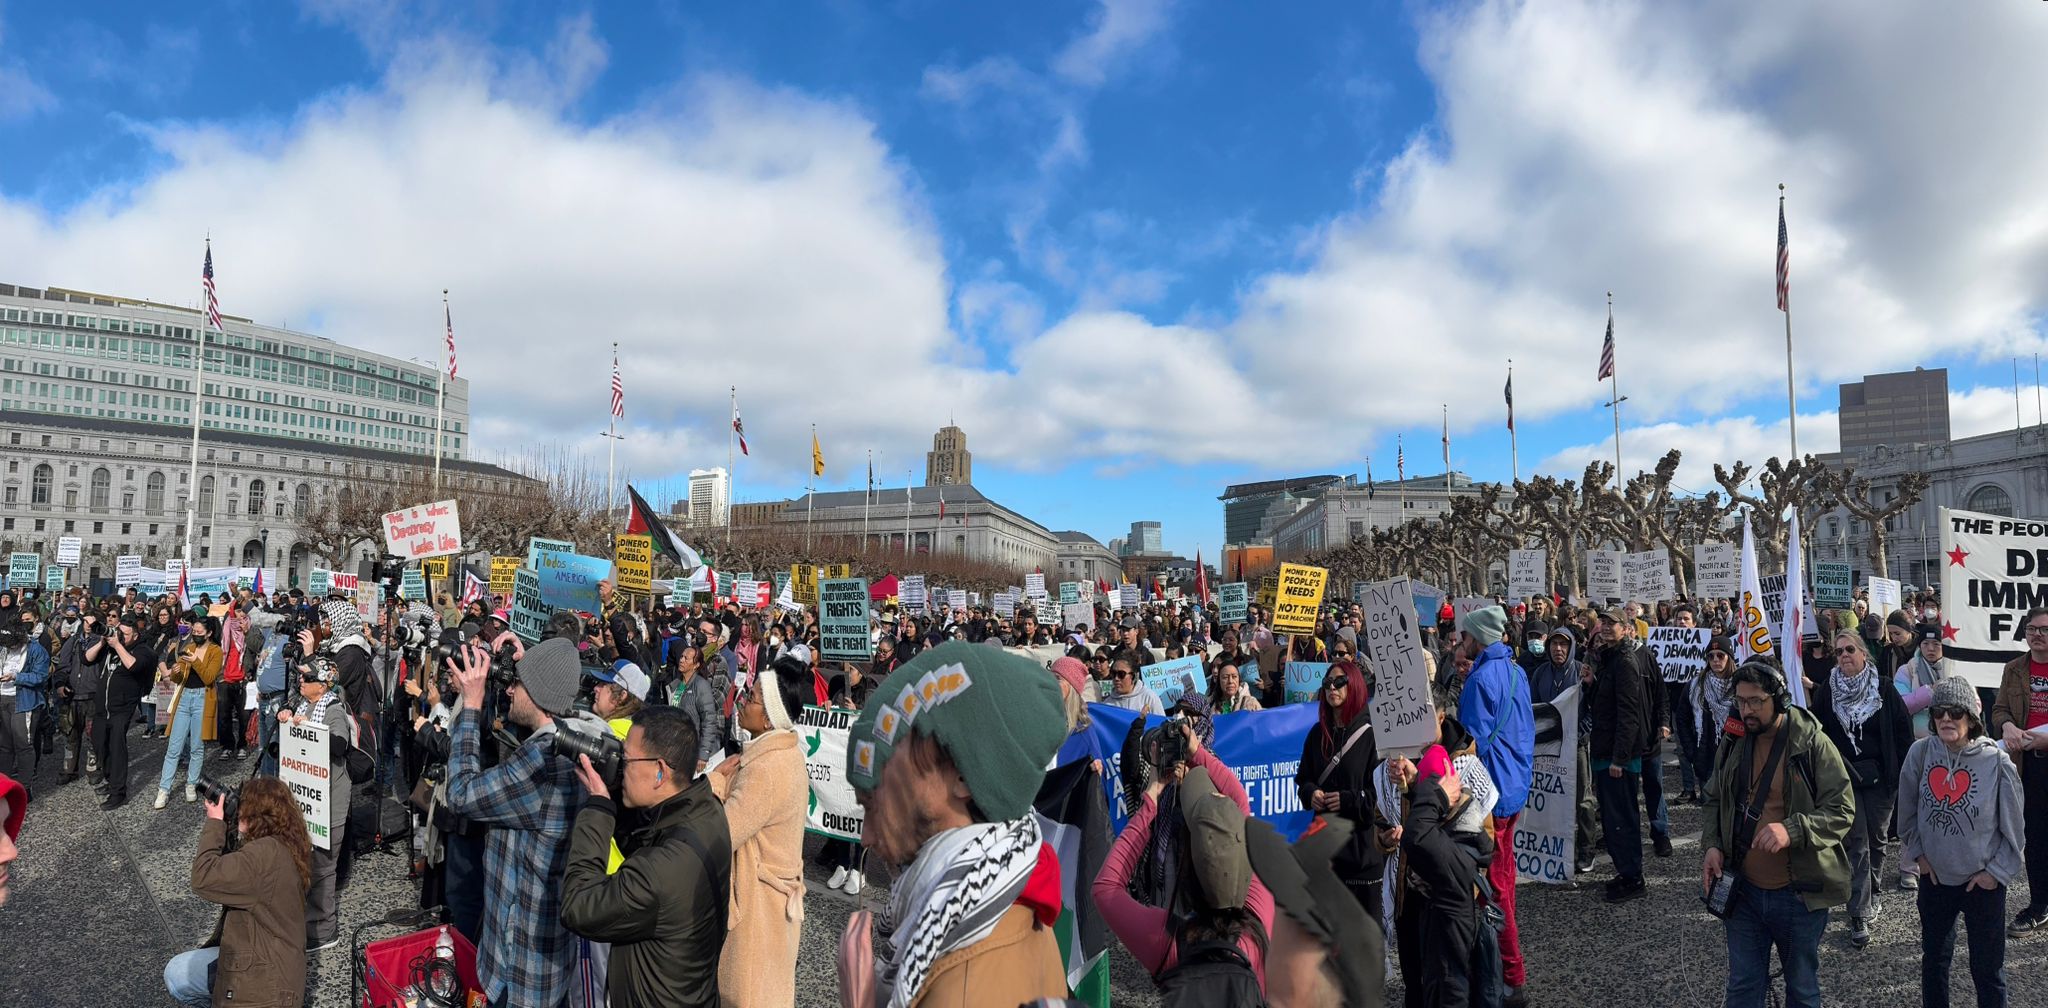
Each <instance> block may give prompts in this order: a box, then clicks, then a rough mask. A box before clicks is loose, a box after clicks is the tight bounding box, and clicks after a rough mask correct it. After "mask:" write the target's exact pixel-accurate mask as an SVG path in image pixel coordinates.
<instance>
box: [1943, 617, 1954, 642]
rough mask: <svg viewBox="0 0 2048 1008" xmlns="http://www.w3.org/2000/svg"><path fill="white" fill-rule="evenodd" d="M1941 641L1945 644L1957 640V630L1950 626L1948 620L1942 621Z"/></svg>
mask: <svg viewBox="0 0 2048 1008" xmlns="http://www.w3.org/2000/svg"><path fill="white" fill-rule="evenodd" d="M1941 639H1942V641H1943V642H1944V643H1946V642H1948V641H1952V640H1955V639H1956V628H1955V627H1953V626H1950V625H1949V622H1948V621H1947V620H1942V621H1941Z"/></svg>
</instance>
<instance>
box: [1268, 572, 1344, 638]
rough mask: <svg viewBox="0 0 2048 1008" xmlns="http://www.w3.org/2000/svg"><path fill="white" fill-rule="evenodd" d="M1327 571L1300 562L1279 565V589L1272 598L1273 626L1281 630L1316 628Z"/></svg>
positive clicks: (1291, 630) (1289, 631)
mask: <svg viewBox="0 0 2048 1008" xmlns="http://www.w3.org/2000/svg"><path fill="white" fill-rule="evenodd" d="M1329 580H1330V572H1329V571H1327V570H1325V569H1323V568H1321V567H1309V566H1305V565H1302V564H1291V563H1289V564H1281V565H1280V590H1279V595H1278V596H1277V597H1276V598H1275V599H1274V602H1273V629H1274V630H1276V631H1280V632H1284V633H1308V632H1309V631H1311V630H1314V629H1315V628H1316V613H1317V611H1318V610H1320V609H1321V608H1322V605H1323V587H1324V585H1325V584H1327V583H1328V582H1329Z"/></svg>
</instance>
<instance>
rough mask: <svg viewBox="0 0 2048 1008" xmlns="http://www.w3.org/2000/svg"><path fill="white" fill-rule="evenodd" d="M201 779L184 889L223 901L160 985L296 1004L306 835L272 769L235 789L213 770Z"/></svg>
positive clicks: (301, 969)
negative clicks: (200, 815)
mask: <svg viewBox="0 0 2048 1008" xmlns="http://www.w3.org/2000/svg"><path fill="white" fill-rule="evenodd" d="M199 786H200V788H201V789H202V790H203V791H204V792H205V796H206V826H205V828H204V829H203V830H201V831H200V833H199V854H198V856H196V857H194V858H193V859H192V892H193V894H194V895H196V896H198V897H199V898H200V899H203V900H207V901H208V902H212V903H218V904H220V905H221V908H222V912H221V918H220V926H219V927H218V928H217V929H216V931H215V934H214V937H213V940H212V941H209V942H207V943H206V947H205V948H200V949H195V950H193V951H191V952H182V953H179V954H178V955H177V956H176V957H174V958H172V959H171V961H170V963H169V964H168V965H166V966H165V967H164V986H165V988H166V989H168V990H169V991H170V994H171V997H172V998H174V999H176V1000H177V1001H178V1002H179V1003H180V1004H186V1005H194V1006H208V1005H214V1004H232V1005H253V1006H277V1008H297V1006H298V1005H300V1004H301V1003H302V1002H304V1000H305V996H306V952H305V948H304V946H303V945H302V944H301V942H300V940H301V939H302V938H304V937H305V930H306V890H307V888H308V886H309V885H310V884H311V882H312V877H313V867H312V863H313V844H312V841H311V840H309V839H308V838H307V836H306V823H305V820H304V819H302V818H301V817H300V815H299V806H298V803H297V802H296V801H294V800H293V799H292V794H291V791H290V789H289V788H287V787H286V786H285V784H284V782H283V781H280V780H278V779H277V778H275V777H252V778H250V779H249V780H248V782H247V783H245V784H243V785H242V789H241V792H240V796H239V798H237V796H236V794H235V793H234V792H233V791H231V790H229V789H227V788H225V787H224V786H222V785H221V784H220V783H219V782H217V781H215V780H214V779H213V778H212V777H206V778H203V779H201V781H200V783H199ZM230 816H233V817H234V818H235V833H234V835H233V837H231V836H230V834H229V833H228V817H230ZM237 838H238V839H237Z"/></svg>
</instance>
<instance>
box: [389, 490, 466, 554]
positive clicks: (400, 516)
mask: <svg viewBox="0 0 2048 1008" xmlns="http://www.w3.org/2000/svg"><path fill="white" fill-rule="evenodd" d="M383 524H384V548H385V549H387V550H389V551H390V552H391V553H392V554H393V555H394V556H400V557H404V558H405V559H407V560H418V559H419V558H421V557H430V556H446V555H448V554H450V553H460V552H462V515H461V514H460V513H458V512H457V511H456V509H455V502H454V501H452V500H444V501H435V502H433V503H432V504H415V505H413V506H412V507H409V508H401V509H399V510H397V511H393V512H391V513H390V514H387V515H385V516H384V523H383Z"/></svg>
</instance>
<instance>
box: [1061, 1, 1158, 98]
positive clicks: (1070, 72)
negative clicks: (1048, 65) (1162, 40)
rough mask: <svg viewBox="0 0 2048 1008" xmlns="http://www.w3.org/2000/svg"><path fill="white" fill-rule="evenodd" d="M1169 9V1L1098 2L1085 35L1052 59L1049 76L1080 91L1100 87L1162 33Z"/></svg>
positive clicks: (1068, 44)
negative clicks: (1122, 64)
mask: <svg viewBox="0 0 2048 1008" xmlns="http://www.w3.org/2000/svg"><path fill="white" fill-rule="evenodd" d="M1172 8H1173V0H1100V6H1098V7H1097V8H1096V9H1095V13H1094V14H1093V15H1092V16H1091V17H1090V18H1089V27H1088V31H1087V32H1086V33H1084V34H1082V35H1080V36H1079V37H1077V38H1075V39H1074V40H1073V41H1072V42H1069V43H1067V47H1066V48H1065V49H1062V50H1060V53H1059V55H1057V56H1055V57H1053V60H1052V69H1053V72H1054V73H1057V74H1058V75H1059V76H1060V77H1061V79H1063V80H1065V81H1067V82H1068V83H1071V84H1075V85H1078V86H1080V87H1089V88H1095V87H1101V86H1102V85H1103V84H1104V83H1105V82H1106V81H1108V80H1109V77H1110V74H1111V73H1112V72H1114V71H1115V70H1116V69H1117V68H1118V66H1119V65H1120V64H1121V63H1122V62H1123V61H1125V60H1128V59H1130V58H1131V57H1132V55H1133V54H1134V52H1135V51H1137V50H1139V49H1140V48H1142V47H1143V46H1145V45H1146V44H1147V43H1150V42H1152V41H1154V40H1155V39H1157V38H1158V36H1159V35H1160V34H1162V33H1163V32H1164V31H1165V30H1166V27H1167V15H1168V14H1169V13H1171V11H1172Z"/></svg>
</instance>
